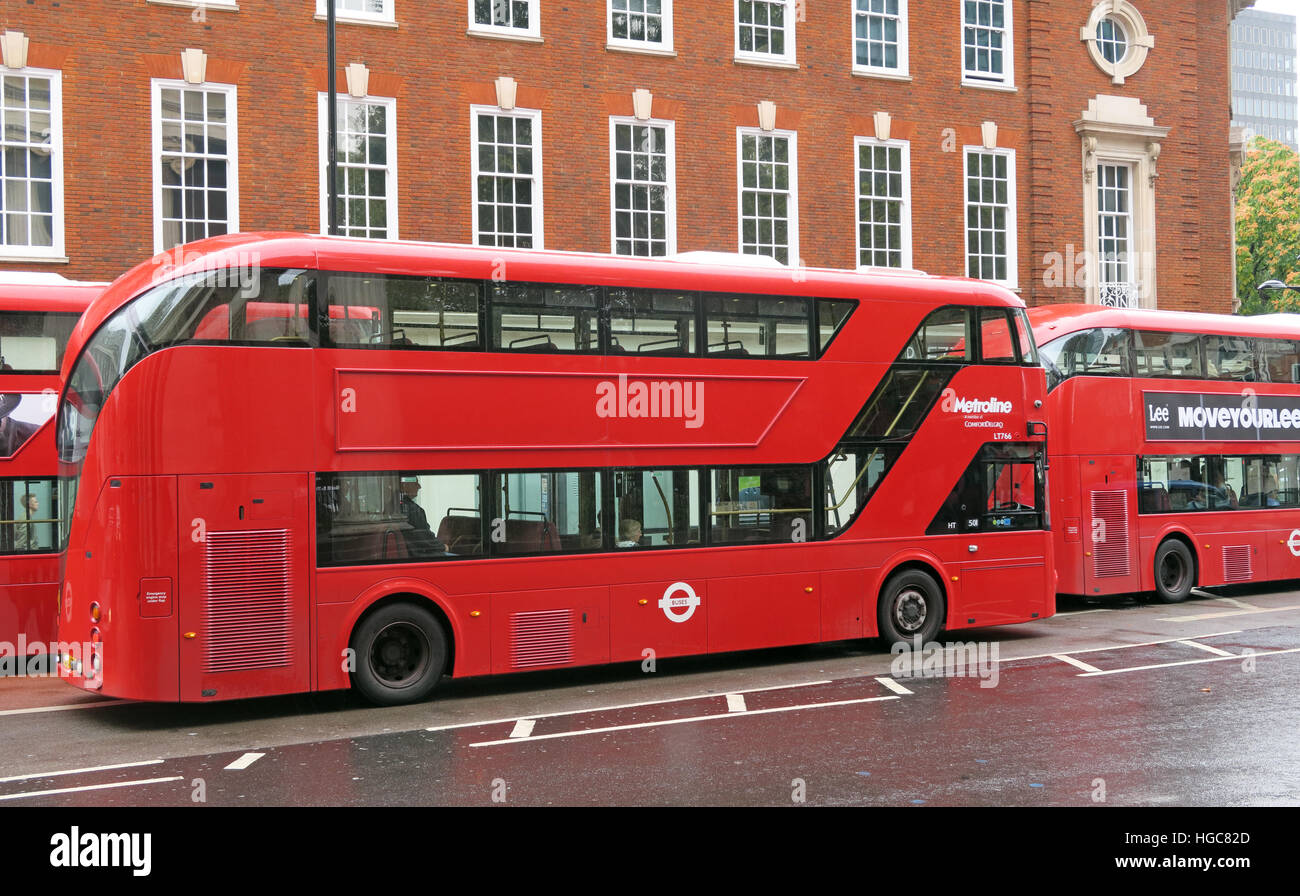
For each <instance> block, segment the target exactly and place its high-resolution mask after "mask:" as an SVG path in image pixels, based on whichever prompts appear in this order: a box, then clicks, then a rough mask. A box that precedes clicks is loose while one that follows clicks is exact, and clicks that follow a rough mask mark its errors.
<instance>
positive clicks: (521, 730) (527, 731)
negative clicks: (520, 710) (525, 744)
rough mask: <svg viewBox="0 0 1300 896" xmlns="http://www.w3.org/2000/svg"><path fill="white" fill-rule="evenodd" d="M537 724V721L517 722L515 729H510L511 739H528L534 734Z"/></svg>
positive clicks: (521, 720) (525, 720)
mask: <svg viewBox="0 0 1300 896" xmlns="http://www.w3.org/2000/svg"><path fill="white" fill-rule="evenodd" d="M536 724H537V720H536V719H520V720H519V721H517V722H515V727H513V728H511V729H510V736H511V737H515V738H518V737H528V736H530V735H531V734H532V733H533V726H534V725H536Z"/></svg>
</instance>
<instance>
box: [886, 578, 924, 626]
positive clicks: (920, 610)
mask: <svg viewBox="0 0 1300 896" xmlns="http://www.w3.org/2000/svg"><path fill="white" fill-rule="evenodd" d="M928 612H929V604H928V603H927V602H926V599H925V594H924V593H922V592H921V591H920V590H919V589H917V588H908V589H906V590H905V591H902V592H901V593H900V594H899V595H898V598H897V600H895V601H894V622H895V623H896V624H897V625H898V628H899V630H900V631H905V632H918V631H920V630H921V629H922V628H924V627H925V619H926V614H927V613H928Z"/></svg>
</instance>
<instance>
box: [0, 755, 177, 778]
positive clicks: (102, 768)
mask: <svg viewBox="0 0 1300 896" xmlns="http://www.w3.org/2000/svg"><path fill="white" fill-rule="evenodd" d="M160 762H162V760H161V759H145V760H144V761H142V762H119V763H116V764H114V765H92V766H89V767H88V768H69V769H64V770H63V771H58V772H40V773H38V774H34V775H13V776H12V777H8V778H0V784H8V783H9V782H10V781H30V780H32V779H35V778H57V777H59V776H60V775H80V774H83V773H84V774H89V773H91V772H108V771H112V770H113V769H118V768H139V767H140V766H142V765H157V764H159V763H160Z"/></svg>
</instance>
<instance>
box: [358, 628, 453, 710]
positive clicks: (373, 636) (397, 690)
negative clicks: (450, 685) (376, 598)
mask: <svg viewBox="0 0 1300 896" xmlns="http://www.w3.org/2000/svg"><path fill="white" fill-rule="evenodd" d="M352 647H353V649H354V650H355V651H356V654H355V656H356V670H355V671H354V672H353V673H352V687H353V688H355V689H356V691H357V693H359V694H361V696H363V697H365V698H366V699H367V700H369V701H370V702H371V703H377V704H379V705H381V706H396V705H398V704H402V703H414V702H416V701H418V700H423V699H424V698H425V697H427V696H429V694H430V693H431V692H432V691H433V689H434V686H435V685H437V684H438V679H440V678H442V672H443V668H444V667H445V666H446V664H447V637H446V635H444V634H443V631H442V626H441V625H439V624H438V620H437V619H435V618H434V617H433V614H432V613H430V612H429V611H428V610H426V609H424V608H423V607H419V606H416V605H414V604H404V603H403V604H389V605H388V606H386V607H380V608H379V609H378V610H376V611H375V612H374V613H371V614H370V615H369V616H367V617H366V618H365V620H364V621H362V623H361V625H360V626H358V627H357V630H356V634H355V635H353V638H352Z"/></svg>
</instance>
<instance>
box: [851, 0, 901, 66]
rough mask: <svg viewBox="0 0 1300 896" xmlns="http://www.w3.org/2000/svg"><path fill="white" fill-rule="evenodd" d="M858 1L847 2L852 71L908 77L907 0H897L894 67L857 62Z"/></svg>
mask: <svg viewBox="0 0 1300 896" xmlns="http://www.w3.org/2000/svg"><path fill="white" fill-rule="evenodd" d="M858 2H859V0H853V2H852V3H851V4H849V16H850V20H849V41H850V46H851V48H852V49H851V55H850V56H849V58H850V59H851V60H852V61H853V73H854V74H855V75H873V76H878V77H887V78H906V77H909V76H910V74H911V73H910V70H909V68H908V53H907V41H908V27H907V26H908V18H907V0H898V65H897V66H896V67H894V68H889V67H888V66H883V65H882V66H873V65H862V64H860V63H859V62H858V15H859V12H858Z"/></svg>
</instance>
